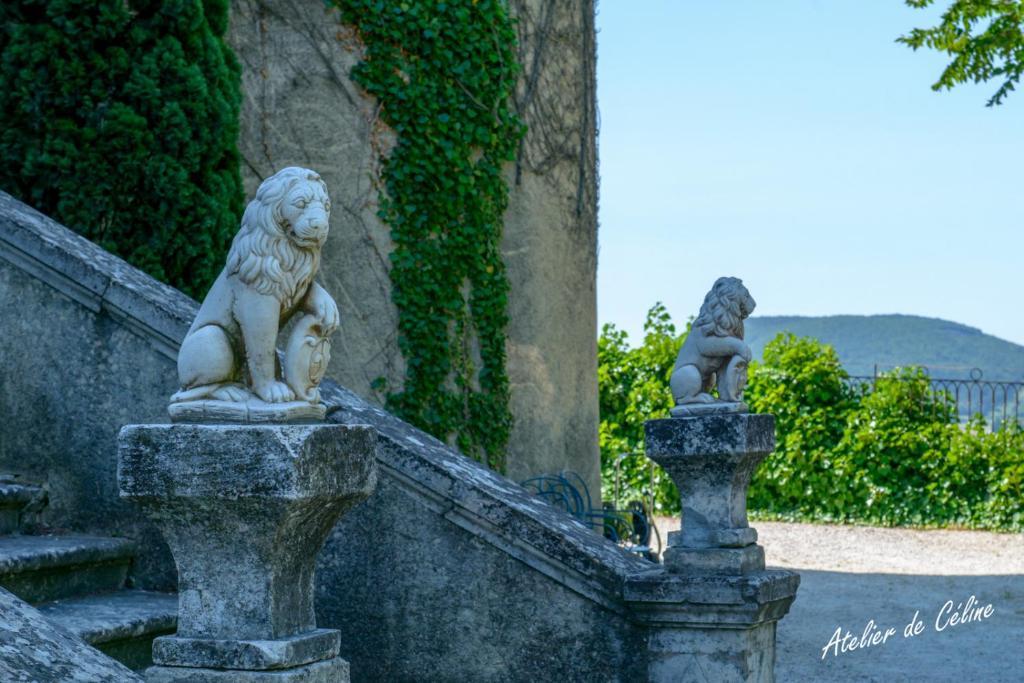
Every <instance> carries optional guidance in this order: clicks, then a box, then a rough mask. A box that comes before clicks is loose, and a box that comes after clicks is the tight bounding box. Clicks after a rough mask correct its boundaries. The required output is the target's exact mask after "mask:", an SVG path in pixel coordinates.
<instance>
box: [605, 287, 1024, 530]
mask: <svg viewBox="0 0 1024 683" xmlns="http://www.w3.org/2000/svg"><path fill="white" fill-rule="evenodd" d="M646 332H647V334H646V337H645V343H644V345H643V346H641V347H638V348H633V349H631V348H629V347H628V344H627V339H626V336H625V334H624V333H622V332H620V331H618V330H616V329H615V328H614V327H613V326H605V328H604V330H603V331H602V334H601V338H600V340H599V342H598V348H599V363H600V367H599V380H600V390H601V455H602V481H603V489H604V491H605V496H606V497H609V496H610V493H609V492H610V491H611V487H612V486H613V485H614V459H613V458H612V457H611V456H613V455H614V454H616V453H620V452H636V453H640V452H642V449H643V422H644V420H647V419H651V418H656V417H663V416H665V415H666V414H667V413H668V408H669V406H671V395H670V392H669V389H668V378H669V374H670V372H671V369H672V363H673V361H674V359H675V351H676V349H678V347H679V344H680V343H681V341H682V338H683V337H682V336H678V337H677V336H675V329H674V327H673V326H672V323H671V321H670V320H669V318H668V315H667V314H666V313H665V311H664V309H663V308H662V307H661V306H660V305H658V306H655V307H654V308H653V309H652V310H651V313H650V314H649V315H648V322H647V327H646ZM749 375H750V378H749V384H748V386H747V391H746V394H745V398H746V400H747V402H748V403H749V405H750V408H751V411H753V412H760V413H771V414H773V415H775V418H776V449H775V451H774V452H773V453H772V454H771V455H769V456H768V457H767V458H766V459H765V461H764V462H763V463H762V464H761V465H760V467H759V468H758V470H757V472H756V474H755V476H754V479H753V481H752V483H751V487H750V492H749V496H748V504H749V507H750V509H751V511H752V514H753V515H755V516H762V517H769V518H781V519H795V520H809V521H838V522H863V523H870V524H880V525H886V526H889V525H918V526H950V525H956V526H967V527H975V528H989V529H1002V530H1021V529H1024V431H1022V430H1020V429H1015V428H1007V429H1003V430H1002V431H999V432H995V433H993V432H990V431H986V426H985V423H984V421H983V420H982V419H981V418H980V417H977V418H975V419H974V420H972V421H971V422H969V423H968V424H966V425H960V424H957V422H956V411H955V406H954V404H953V402H952V401H951V400H950V398H949V397H948V396H946V395H942V394H938V395H937V394H935V393H934V392H933V391H932V390H931V387H930V385H929V382H928V378H927V376H926V375H925V374H924V373H923V372H922V371H921V370H920V369H914V368H910V369H903V370H898V371H895V372H893V373H891V374H889V375H885V376H882V377H881V378H879V379H878V381H876V382H875V383H874V386H861V387H851V386H849V384H848V382H847V381H846V380H847V375H846V372H845V371H844V370H843V368H842V366H841V365H840V363H839V358H838V356H837V355H836V353H835V350H834V349H832V347H830V346H827V345H823V344H821V343H819V342H817V341H816V340H814V339H809V338H802V339H798V338H796V337H794V336H793V335H787V334H781V335H779V336H778V337H776V338H775V339H774V340H773V341H772V342H770V343H769V344H768V345H767V346H766V347H765V351H764V361H763V362H762V363H752V364H751V367H750V373H749ZM645 467H646V463H645V459H644V458H642V457H633V458H630V459H629V460H628V461H626V463H625V464H624V466H623V468H622V471H623V473H625V474H624V477H623V478H624V480H625V482H626V483H627V486H626V487H625V491H626V496H625V497H626V498H627V499H629V498H631V497H637V496H640V495H647V494H648V487H647V485H646V469H644V468H645ZM659 474H660V470H659ZM655 495H656V499H657V502H658V507H659V508H660V509H662V510H664V511H673V512H674V511H678V509H679V501H678V498H677V494H676V492H675V488H674V486H672V484H671V482H669V481H667V478H665V477H664V476H663V475H662V476H661V477H660V478H659V480H658V483H657V485H656V487H655Z"/></svg>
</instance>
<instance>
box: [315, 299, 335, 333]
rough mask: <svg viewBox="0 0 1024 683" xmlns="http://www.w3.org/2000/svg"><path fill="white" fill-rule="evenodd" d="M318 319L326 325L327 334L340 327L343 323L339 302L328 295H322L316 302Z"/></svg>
mask: <svg viewBox="0 0 1024 683" xmlns="http://www.w3.org/2000/svg"><path fill="white" fill-rule="evenodd" d="M316 319H317V320H319V321H320V324H321V325H323V326H324V329H325V330H326V333H327V334H330V333H331V332H333V331H334V330H336V329H338V325H340V324H341V314H340V313H339V312H338V304H336V303H334V300H333V299H331V298H330V297H328V296H325V297H321V298H320V299H319V300H318V301H317V302H316Z"/></svg>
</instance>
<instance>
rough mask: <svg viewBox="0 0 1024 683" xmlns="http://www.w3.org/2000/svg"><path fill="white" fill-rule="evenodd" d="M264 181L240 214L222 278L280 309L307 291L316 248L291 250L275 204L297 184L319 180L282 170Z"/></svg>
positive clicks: (315, 264)
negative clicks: (262, 296)
mask: <svg viewBox="0 0 1024 683" xmlns="http://www.w3.org/2000/svg"><path fill="white" fill-rule="evenodd" d="M271 180H272V181H273V182H264V183H263V184H262V185H261V186H260V188H259V190H258V191H257V192H256V198H255V199H253V200H252V201H251V202H249V205H248V206H247V207H246V208H245V213H244V214H242V224H241V227H240V228H239V229H238V233H237V234H236V235H235V239H234V240H233V241H232V242H231V250H230V251H229V252H228V259H227V266H226V270H227V274H228V275H237V276H238V279H239V280H241V281H242V282H243V283H245V284H246V285H249V286H251V287H252V288H253V289H255V290H256V291H258V292H259V293H260V294H268V295H272V296H274V297H275V298H276V299H277V300H278V301H280V302H281V306H282V308H285V309H287V308H291V307H293V306H294V305H295V304H296V303H297V302H298V301H299V300H300V299H301V298H302V297H303V296H304V295H305V293H306V291H307V290H308V289H309V286H310V284H311V283H312V282H313V277H314V276H315V275H316V272H317V269H318V268H319V267H320V248H319V247H314V248H308V249H307V248H304V247H300V246H298V245H296V244H295V243H294V242H292V241H291V240H290V239H288V236H287V234H286V230H287V227H288V226H286V225H285V219H284V217H283V216H282V215H281V202H282V201H283V200H284V198H285V197H286V196H287V194H288V192H289V191H291V189H292V188H293V187H295V185H296V184H298V183H303V182H305V183H317V184H319V185H320V187H321V188H322V189H323V191H324V193H325V194H326V192H327V188H326V185H325V184H324V182H323V180H321V178H320V176H319V175H318V174H316V173H314V172H312V171H308V170H306V169H303V168H294V167H293V168H286V169H284V170H282V171H280V172H278V173H277V174H275V176H274V177H273V178H271Z"/></svg>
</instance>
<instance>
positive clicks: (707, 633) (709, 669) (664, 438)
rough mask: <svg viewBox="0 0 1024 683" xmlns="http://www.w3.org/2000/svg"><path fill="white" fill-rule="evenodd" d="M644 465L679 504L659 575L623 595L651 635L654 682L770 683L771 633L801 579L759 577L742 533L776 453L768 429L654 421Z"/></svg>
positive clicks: (758, 562) (639, 580)
mask: <svg viewBox="0 0 1024 683" xmlns="http://www.w3.org/2000/svg"><path fill="white" fill-rule="evenodd" d="M645 428H646V447H647V455H648V457H650V458H651V459H652V460H654V461H655V462H657V463H658V464H659V465H661V466H662V468H664V469H665V471H666V472H668V474H669V476H670V477H672V480H673V481H674V482H675V483H676V486H677V487H678V488H679V493H680V497H681V499H682V523H681V525H680V531H678V532H673V533H671V534H669V538H668V547H667V548H666V550H665V553H664V567H663V568H662V569H661V570H656V571H653V572H651V573H647V574H643V575H639V576H635V577H632V578H631V579H630V580H629V581H628V582H627V584H626V587H625V594H626V600H627V603H628V604H629V605H630V608H631V610H632V611H633V613H634V615H635V618H636V619H637V620H638V621H640V622H641V623H643V624H645V625H647V627H648V629H649V630H648V643H647V646H648V655H649V662H650V664H649V668H648V678H649V680H651V681H674V682H688V681H723V682H725V681H750V682H753V681H758V682H763V681H773V680H774V668H775V624H776V622H777V621H778V620H779V619H781V618H782V617H783V616H784V615H785V614H786V612H788V610H789V606H790V604H791V603H792V602H793V599H794V598H795V597H796V590H797V587H798V586H799V583H800V577H799V576H798V575H797V574H796V573H794V572H790V571H784V570H774V571H766V570H765V563H764V549H763V548H762V547H761V546H759V545H757V543H756V541H757V532H756V531H755V530H754V529H752V528H750V526H749V525H748V524H747V487H748V486H749V485H750V478H751V476H752V475H753V473H754V469H755V468H756V467H757V465H758V463H760V462H761V460H763V459H764V458H765V456H767V455H768V454H769V453H770V452H771V451H772V449H773V448H774V446H775V419H774V418H773V417H772V416H771V415H751V414H746V413H734V414H711V415H704V416H700V417H682V418H669V419H664V420H651V421H649V422H648V423H647V424H646V425H645Z"/></svg>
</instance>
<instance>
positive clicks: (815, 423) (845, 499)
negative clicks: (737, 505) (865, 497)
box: [744, 335, 859, 514]
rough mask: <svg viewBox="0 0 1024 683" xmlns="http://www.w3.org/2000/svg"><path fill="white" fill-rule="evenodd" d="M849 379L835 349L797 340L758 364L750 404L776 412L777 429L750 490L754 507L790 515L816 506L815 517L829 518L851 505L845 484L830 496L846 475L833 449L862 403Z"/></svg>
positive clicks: (775, 346)
mask: <svg viewBox="0 0 1024 683" xmlns="http://www.w3.org/2000/svg"><path fill="white" fill-rule="evenodd" d="M845 379H847V374H846V371H845V370H843V367H842V365H841V364H840V362H839V356H838V355H836V352H835V349H833V348H832V347H831V346H823V345H821V344H819V343H817V342H816V341H814V340H813V339H807V338H804V339H797V338H796V337H794V336H793V335H785V336H783V337H781V338H777V339H776V341H774V342H772V343H770V344H768V346H767V347H766V348H765V350H764V362H763V363H753V364H751V367H750V371H749V381H748V385H747V389H746V391H745V393H744V399H745V400H746V402H747V404H748V405H749V406H750V409H751V411H752V412H758V413H770V414H772V415H774V416H775V431H776V445H775V451H774V452H773V453H772V454H771V455H769V456H768V457H767V458H766V460H765V462H764V463H763V464H762V465H761V466H760V467H759V469H758V471H757V475H756V477H755V479H754V481H753V482H752V484H751V487H750V491H749V493H748V504H749V506H750V507H751V508H754V509H758V510H764V511H766V512H774V513H788V512H791V511H793V510H801V509H806V508H808V506H810V512H811V513H812V514H828V513H830V512H831V511H832V510H835V509H837V508H838V509H843V508H844V507H845V506H846V505H848V504H849V498H850V495H851V494H850V491H849V489H848V488H846V487H843V486H839V487H835V488H834V489H833V488H832V487H829V488H830V489H831V490H829V491H828V493H827V495H823V494H824V493H825V491H823V487H825V486H827V485H828V484H829V483H832V482H836V483H837V482H838V479H839V478H841V477H842V471H841V470H839V471H837V469H836V468H837V467H840V468H841V467H842V464H841V463H839V462H837V461H836V458H835V453H834V449H835V446H836V444H837V443H839V441H840V440H841V439H842V437H843V433H844V432H845V431H846V418H847V416H848V415H849V414H850V412H851V411H852V410H854V409H855V408H856V407H857V405H858V401H859V395H858V393H857V392H855V391H853V390H852V389H850V388H849V386H848V385H847V384H846V383H845V382H844V380H845Z"/></svg>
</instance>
